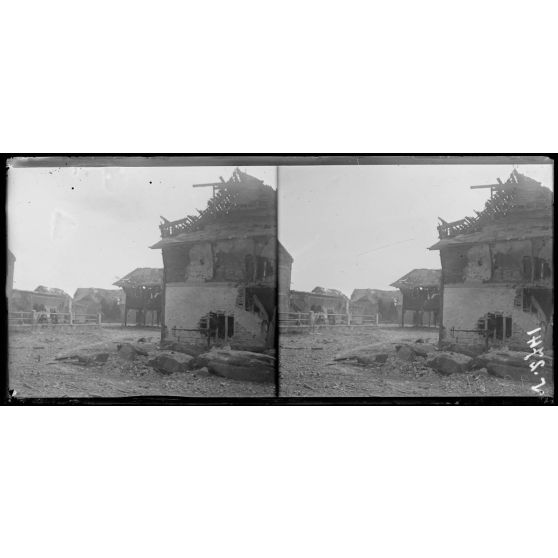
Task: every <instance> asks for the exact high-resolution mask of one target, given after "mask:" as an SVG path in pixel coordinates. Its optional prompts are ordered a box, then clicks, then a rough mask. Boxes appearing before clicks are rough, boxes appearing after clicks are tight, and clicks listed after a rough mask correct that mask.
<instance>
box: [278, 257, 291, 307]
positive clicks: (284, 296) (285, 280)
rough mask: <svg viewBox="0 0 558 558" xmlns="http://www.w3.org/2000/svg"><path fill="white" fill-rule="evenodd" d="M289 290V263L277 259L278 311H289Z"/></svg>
mask: <svg viewBox="0 0 558 558" xmlns="http://www.w3.org/2000/svg"><path fill="white" fill-rule="evenodd" d="M290 290H291V264H290V262H289V261H282V260H281V259H280V260H279V312H289V295H290Z"/></svg>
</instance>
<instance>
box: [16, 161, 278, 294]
mask: <svg viewBox="0 0 558 558" xmlns="http://www.w3.org/2000/svg"><path fill="white" fill-rule="evenodd" d="M233 170H234V167H189V168H176V167H175V168H172V167H170V168H164V167H156V168H155V167H154V168H124V167H107V168H56V169H54V168H53V169H29V168H11V169H10V170H9V171H8V199H7V215H8V247H9V249H10V250H11V251H12V252H13V253H14V255H15V256H16V263H15V271H14V288H15V289H24V290H34V289H35V288H36V287H37V286H38V285H46V286H47V287H57V288H60V289H63V290H64V291H66V292H67V293H68V294H70V295H72V296H73V294H74V292H75V290H76V289H77V288H78V287H97V288H105V289H111V288H112V289H115V288H117V287H114V286H113V285H112V283H114V281H116V280H118V279H119V278H121V277H123V276H124V275H126V274H127V273H129V272H130V271H132V270H133V269H135V268H136V267H163V262H162V256H161V250H151V249H150V248H149V246H152V245H153V244H155V243H156V242H157V241H158V240H159V239H160V231H159V227H158V225H159V223H160V218H159V216H160V215H162V216H164V217H166V218H167V219H169V220H171V221H173V220H176V219H181V218H183V217H185V216H186V215H188V214H196V209H204V208H205V207H206V204H207V201H208V200H209V199H210V197H211V195H212V190H211V188H192V185H193V184H198V183H204V182H217V181H219V176H222V177H223V178H224V179H225V180H228V179H229V177H230V176H231V174H232V171H233ZM241 170H243V171H246V172H248V173H249V174H251V175H253V176H256V177H258V178H260V179H262V180H264V182H265V183H266V184H268V185H269V186H272V187H273V188H275V187H276V168H275V167H246V168H245V167H241Z"/></svg>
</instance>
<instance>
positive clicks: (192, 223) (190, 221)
mask: <svg viewBox="0 0 558 558" xmlns="http://www.w3.org/2000/svg"><path fill="white" fill-rule="evenodd" d="M220 180H221V181H220V182H215V183H210V184H198V185H194V186H210V187H212V188H213V193H214V195H213V198H212V199H210V200H209V201H208V202H207V207H206V208H205V209H203V210H198V215H188V216H186V217H184V218H183V219H179V220H178V221H169V220H167V219H165V218H164V217H161V219H162V220H163V223H162V224H161V225H159V228H160V230H161V237H162V238H163V239H166V238H172V237H177V236H182V239H183V241H184V239H187V235H188V234H191V233H196V232H199V231H203V230H204V229H205V228H206V227H207V225H210V224H214V223H223V222H227V221H234V218H235V217H237V218H238V217H241V218H243V219H244V220H246V219H247V218H248V217H249V216H250V217H255V216H258V215H259V216H266V217H267V218H268V221H269V220H270V219H272V220H275V218H274V215H275V212H276V209H277V196H276V192H275V190H274V189H273V188H271V186H267V185H266V184H264V182H263V180H260V179H259V178H256V177H255V176H251V175H249V174H248V173H245V172H242V171H241V170H240V169H238V168H236V169H235V170H234V171H233V173H232V176H231V177H230V178H229V180H227V181H225V180H224V179H223V178H222V177H220ZM187 241H190V240H189V239H187ZM154 247H160V246H157V245H155V246H152V248H154Z"/></svg>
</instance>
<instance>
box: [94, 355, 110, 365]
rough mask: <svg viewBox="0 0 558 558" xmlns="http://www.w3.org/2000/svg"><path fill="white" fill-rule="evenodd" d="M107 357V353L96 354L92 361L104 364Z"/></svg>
mask: <svg viewBox="0 0 558 558" xmlns="http://www.w3.org/2000/svg"><path fill="white" fill-rule="evenodd" d="M108 357H109V354H108V353H97V354H96V355H95V356H94V357H93V359H94V360H95V362H100V363H101V364H104V363H105V362H107V360H108Z"/></svg>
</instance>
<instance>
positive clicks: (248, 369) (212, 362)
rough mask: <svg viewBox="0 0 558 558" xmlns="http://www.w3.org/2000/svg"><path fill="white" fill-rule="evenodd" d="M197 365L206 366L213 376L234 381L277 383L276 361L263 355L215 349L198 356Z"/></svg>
mask: <svg viewBox="0 0 558 558" xmlns="http://www.w3.org/2000/svg"><path fill="white" fill-rule="evenodd" d="M196 363H197V364H198V365H200V364H201V365H202V366H206V367H207V368H208V370H209V371H210V372H212V373H213V374H217V375H218V376H223V377H225V378H231V379H233V380H246V381H250V382H262V383H263V382H274V381H275V359H274V358H273V357H271V356H268V355H264V354H262V353H253V352H250V351H234V350H224V349H213V350H211V351H209V352H208V353H203V354H201V355H200V356H198V357H197V359H196Z"/></svg>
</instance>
